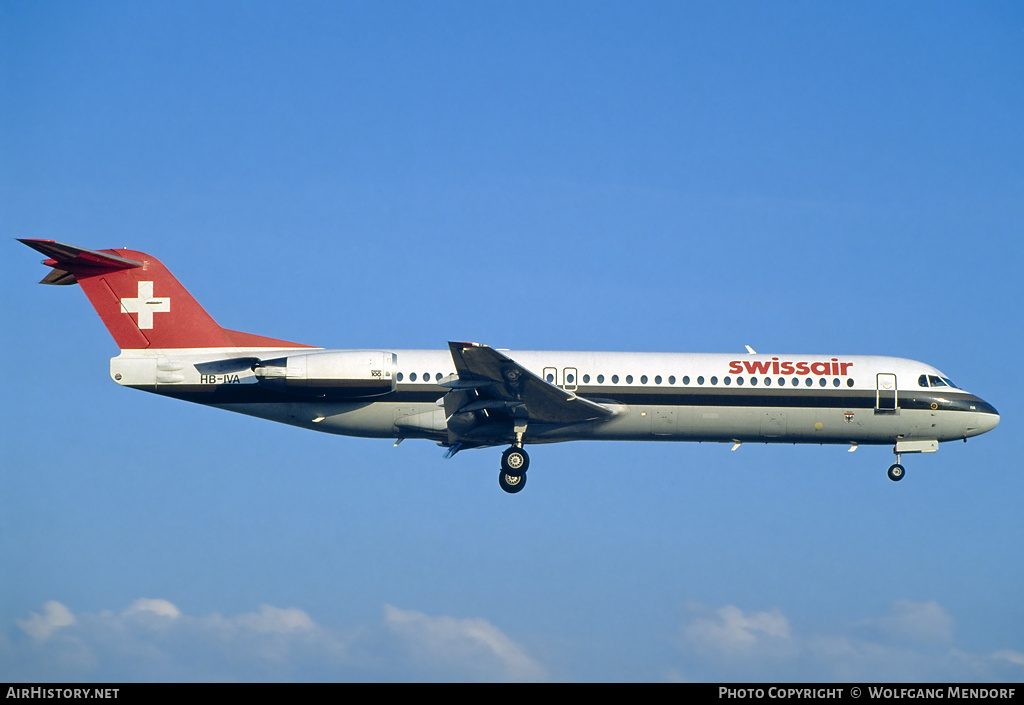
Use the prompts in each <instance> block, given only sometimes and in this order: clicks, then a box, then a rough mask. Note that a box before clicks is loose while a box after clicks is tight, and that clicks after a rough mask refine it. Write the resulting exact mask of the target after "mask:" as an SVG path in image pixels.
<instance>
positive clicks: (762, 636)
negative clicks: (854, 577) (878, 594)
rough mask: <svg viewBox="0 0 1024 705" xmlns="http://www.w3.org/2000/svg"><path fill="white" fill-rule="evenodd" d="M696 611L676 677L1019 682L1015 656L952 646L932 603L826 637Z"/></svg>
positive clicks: (947, 619)
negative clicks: (685, 658) (686, 659)
mask: <svg viewBox="0 0 1024 705" xmlns="http://www.w3.org/2000/svg"><path fill="white" fill-rule="evenodd" d="M694 609H695V610H697V611H699V612H702V614H701V615H700V616H697V617H695V618H693V619H692V620H691V621H690V622H689V623H688V624H686V625H684V626H683V634H684V636H685V642H684V644H685V646H686V647H687V648H686V650H687V653H688V655H689V656H690V657H692V660H690V661H689V666H688V667H684V666H677V667H675V668H674V670H672V671H670V673H672V674H673V676H672V677H673V679H684V678H692V679H695V680H757V679H764V678H766V677H767V676H768V675H770V676H771V678H773V679H775V680H779V679H782V680H796V681H856V680H874V681H877V682H887V681H899V680H903V681H922V682H925V681H936V680H946V681H948V680H964V681H979V680H980V681H1000V680H1015V679H1018V678H1019V677H1020V670H1019V668H1018V667H1019V666H1024V654H1021V653H1020V652H1017V651H1010V650H1003V651H998V652H996V653H993V654H991V655H988V656H983V655H975V654H970V653H967V652H964V651H962V650H960V649H957V648H955V647H954V646H953V618H952V617H951V616H950V615H949V613H948V612H947V611H946V609H945V608H944V607H942V605H940V604H939V603H938V602H934V601H920V602H919V601H913V600H899V601H897V602H895V603H894V604H893V605H892V608H891V610H890V612H889V614H887V615H885V616H882V617H878V618H876V619H873V620H868V621H867V622H866V623H862V624H861V625H850V627H849V628H848V633H842V632H843V630H842V628H840V629H838V630H836V631H838V632H839V633H835V632H834V633H824V634H822V633H802V632H801V631H799V630H797V629H795V628H793V626H792V625H791V623H790V620H789V619H788V618H787V617H786V616H785V615H784V614H783V613H782V612H781V611H780V610H778V609H773V610H771V611H768V612H747V611H744V610H742V609H741V608H739V607H736V606H734V605H726V606H724V607H720V608H718V609H716V610H713V611H709V610H707V609H706V608H704V609H701V608H694ZM865 626H867V627H868V629H867V630H865V629H864V627H865Z"/></svg>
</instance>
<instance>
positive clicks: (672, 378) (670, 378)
mask: <svg viewBox="0 0 1024 705" xmlns="http://www.w3.org/2000/svg"><path fill="white" fill-rule="evenodd" d="M668 383H669V384H675V383H676V378H675V377H673V376H672V375H669V376H668Z"/></svg>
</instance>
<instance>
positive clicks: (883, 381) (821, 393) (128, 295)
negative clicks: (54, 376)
mask: <svg viewBox="0 0 1024 705" xmlns="http://www.w3.org/2000/svg"><path fill="white" fill-rule="evenodd" d="M21 242H23V243H25V244H26V245H28V246H29V247H31V248H33V249H35V250H38V251H39V252H41V253H43V254H44V255H46V257H47V259H46V260H44V261H43V264H45V265H47V266H50V267H52V268H53V269H52V271H50V273H49V274H48V275H47V276H46V277H45V278H44V279H43V280H42V282H41V283H43V284H75V283H77V284H79V285H80V286H81V287H82V289H83V290H84V291H85V294H86V296H88V297H89V300H90V301H91V302H92V305H93V306H94V307H95V308H96V311H97V313H99V315H100V318H102V319H103V322H104V323H105V324H106V326H107V330H109V331H110V333H111V335H113V336H114V340H115V341H116V343H117V345H118V347H119V348H120V349H121V354H120V355H118V356H117V357H115V358H112V359H111V361H110V376H111V377H112V378H113V379H114V381H115V382H117V383H118V384H120V385H122V386H125V387H132V388H134V389H142V390H145V391H148V392H155V393H157V394H162V395H165V396H169V397H175V398H177V399H184V400H186V401H192V402H197V403H200V404H207V405H209V406H215V407H218V408H221V409H227V410H229V411H237V412H240V413H243V414H249V415H251V416H258V417H260V418H264V419H270V420H272V421H280V422H282V423H287V424H292V425H294V426H301V427H303V428H308V429H313V430H316V431H326V432H328V433H337V434H342V435H349V436H364V437H369V438H392V439H396V445H397V443H399V442H401V441H403V440H405V439H407V438H423V439H429V440H432V441H435V442H437V443H438V444H439V445H441V446H443V447H445V448H447V449H448V454H449V456H451V455H454V454H455V453H457V452H459V451H461V450H465V449H469V448H485V447H493V446H506V445H507V446H508V448H507V449H506V450H505V451H504V453H502V456H501V470H500V472H499V474H498V483H499V484H500V486H501V488H502V489H503V490H505V491H506V492H510V493H515V492H519V491H520V490H522V489H523V487H524V486H525V484H526V472H527V468H528V467H529V464H530V458H529V456H528V455H527V453H526V449H525V446H526V445H528V444H532V443H557V442H560V441H575V440H622V441H716V442H726V443H733V444H739V443H742V442H746V441H751V442H762V443H819V444H821V443H835V444H848V445H850V446H851V449H854V448H855V447H856V446H857V445H860V444H874V445H892V447H893V452H894V453H895V456H896V457H895V461H896V462H895V463H893V465H892V466H891V467H890V468H889V477H890V478H891V479H892V480H900V479H901V478H902V477H903V474H904V468H903V466H902V465H901V464H900V456H901V454H903V453H930V452H933V451H935V450H937V449H938V445H939V443H940V442H941V441H953V440H961V439H963V440H964V441H966V440H967V438H968V437H970V436H977V435H978V434H981V433H985V432H986V431H989V430H991V429H993V428H995V426H996V424H998V423H999V414H998V413H997V412H996V410H995V408H993V407H992V405H991V404H989V403H987V402H985V401H983V400H982V399H980V398H978V397H976V396H974V395H973V394H969V393H967V392H965V391H963V390H962V389H960V388H959V387H957V386H956V385H955V384H953V382H952V381H950V379H949V377H947V376H946V375H944V374H943V373H941V372H939V371H938V370H937V369H935V368H934V367H931V366H929V365H926V364H924V363H921V362H915V361H913V360H906V359H902V358H894V357H874V356H862V355H828V354H826V355H806V354H795V355H794V354H785V355H783V354H779V355H759V354H757V353H756V352H754V350H752V349H751V348H749V347H748V348H747V354H744V355H729V354H692V353H623V352H567V351H559V352H553V351H547V352H538V351H516V352H510V351H507V350H497V349H494V348H491V347H488V346H487V345H481V344H479V343H459V342H450V343H448V349H447V350H327V349H323V348H318V347H314V346H311V345H303V344H300V343H289V342H287V341H284V340H277V339H274V338H265V337H262V336H258V335H252V334H249V333H239V332H237V331H233V330H228V329H226V328H222V327H221V326H219V325H218V324H217V323H216V322H214V320H213V318H211V317H210V315H209V314H208V313H207V312H206V311H205V310H204V309H203V308H202V306H200V305H199V303H198V302H196V300H195V299H194V298H192V296H191V295H190V294H189V293H188V292H187V291H186V290H185V288H184V287H183V286H182V285H181V284H180V283H178V280H177V279H175V278H174V277H173V276H172V275H171V273H170V272H169V271H168V270H167V268H166V267H164V265H163V264H161V263H160V262H159V260H157V259H156V258H155V257H152V256H150V255H147V254H145V253H143V252H136V251H134V250H127V249H121V250H99V251H96V250H85V249H82V248H78V247H72V246H70V245H64V244H61V243H57V242H54V241H52V240H21ZM734 447H735V446H734Z"/></svg>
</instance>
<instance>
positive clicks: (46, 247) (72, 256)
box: [18, 238, 142, 285]
mask: <svg viewBox="0 0 1024 705" xmlns="http://www.w3.org/2000/svg"><path fill="white" fill-rule="evenodd" d="M18 242H23V243H25V244H26V245H28V246H29V247H31V248H32V249H33V250H36V251H37V252H41V253H43V254H44V255H46V256H47V257H49V258H50V259H46V260H43V264H45V265H46V266H47V267H53V271H52V272H50V273H49V274H47V275H46V277H44V278H43V279H42V281H40V282H39V283H40V284H57V285H68V284H75V283H76V282H77V281H78V277H80V276H81V277H92V276H96V275H98V274H105V273H107V272H116V271H118V270H121V269H134V268H136V267H141V266H142V262H136V261H135V260H131V259H125V258H124V257H118V256H117V255H111V254H108V253H106V252H97V251H96V250H86V249H83V248H81V247H75V246H73V245H65V244H63V243H60V242H54V241H53V240H30V239H20V238H19V240H18Z"/></svg>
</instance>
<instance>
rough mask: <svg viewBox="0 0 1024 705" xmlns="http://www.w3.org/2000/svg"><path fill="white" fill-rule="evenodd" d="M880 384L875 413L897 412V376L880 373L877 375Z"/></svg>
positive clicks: (876, 395) (876, 393) (876, 394)
mask: <svg viewBox="0 0 1024 705" xmlns="http://www.w3.org/2000/svg"><path fill="white" fill-rule="evenodd" d="M876 380H877V382H878V387H877V391H876V392H875V411H896V408H897V406H898V405H899V400H898V399H897V397H896V375H893V374H889V373H886V372H880V373H878V375H876Z"/></svg>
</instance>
